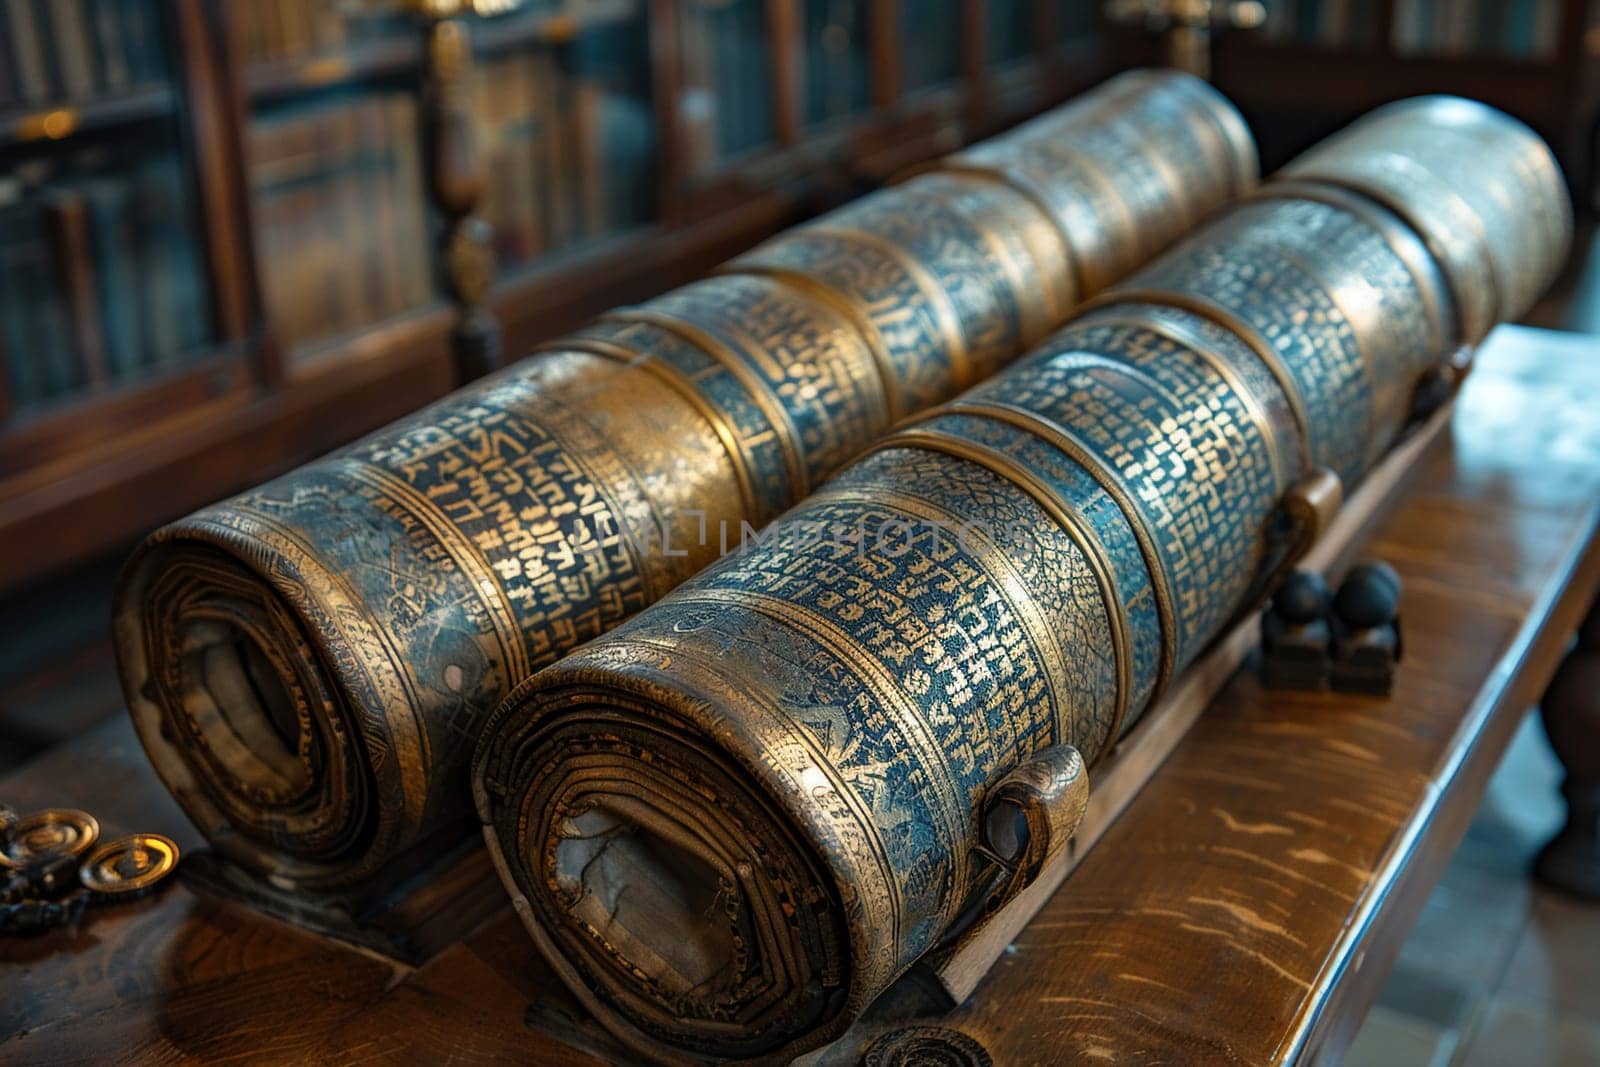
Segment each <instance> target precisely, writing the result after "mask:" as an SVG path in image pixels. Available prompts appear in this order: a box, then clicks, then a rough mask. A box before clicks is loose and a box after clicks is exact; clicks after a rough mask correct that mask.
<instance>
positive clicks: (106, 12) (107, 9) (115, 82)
mask: <svg viewBox="0 0 1600 1067" xmlns="http://www.w3.org/2000/svg"><path fill="white" fill-rule="evenodd" d="M85 2H86V4H87V5H88V9H89V10H88V15H87V17H88V20H89V25H90V27H91V28H92V30H93V33H94V43H95V57H96V60H97V66H98V67H99V71H100V81H101V84H102V85H103V86H104V87H105V89H106V90H107V91H108V92H116V91H118V90H121V89H126V88H127V87H128V85H129V84H130V83H131V82H132V80H133V78H132V76H131V74H130V73H129V71H128V53H127V51H126V46H125V44H124V42H123V39H122V24H121V22H120V20H119V19H118V18H117V7H116V5H117V0H85Z"/></svg>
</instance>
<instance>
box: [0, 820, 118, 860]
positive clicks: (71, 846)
mask: <svg viewBox="0 0 1600 1067" xmlns="http://www.w3.org/2000/svg"><path fill="white" fill-rule="evenodd" d="M99 837H100V823H99V822H98V821H97V820H96V819H95V817H94V816H93V815H90V814H89V813H88V812H86V811H78V810H77V809H75V808H46V809H45V810H44V811H35V812H31V813H29V814H27V815H23V816H21V817H20V818H17V819H16V820H15V821H14V822H12V824H11V825H10V826H9V827H8V828H7V829H6V831H5V834H4V835H3V837H0V867H12V868H19V869H20V868H25V867H30V866H33V865H35V864H40V863H44V862H47V861H52V860H56V859H75V858H76V857H79V856H82V855H83V854H84V853H85V852H88V851H89V849H90V848H92V847H94V843H95V841H96V840H97V839H98V838H99Z"/></svg>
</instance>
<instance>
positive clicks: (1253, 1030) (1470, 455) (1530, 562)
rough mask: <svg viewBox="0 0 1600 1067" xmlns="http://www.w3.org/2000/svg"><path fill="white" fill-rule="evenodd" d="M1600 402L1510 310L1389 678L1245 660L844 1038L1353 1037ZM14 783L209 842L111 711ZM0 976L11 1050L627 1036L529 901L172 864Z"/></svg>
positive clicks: (558, 1055) (187, 1056)
mask: <svg viewBox="0 0 1600 1067" xmlns="http://www.w3.org/2000/svg"><path fill="white" fill-rule="evenodd" d="M1596 410H1600V345H1597V344H1596V343H1595V341H1594V340H1593V339H1592V338H1576V337H1568V336H1563V335H1556V334H1548V333H1543V332H1539V331H1531V330H1518V329H1511V330H1502V331H1501V332H1499V333H1498V334H1496V335H1495V336H1494V337H1493V338H1492V339H1491V340H1490V342H1489V343H1488V344H1487V345H1486V346H1485V349H1484V351H1483V353H1482V354H1481V356H1480V358H1479V365H1478V367H1477V368H1476V369H1475V370H1474V371H1473V373H1472V376H1471V377H1470V378H1469V382H1468V385H1467V388H1466V391H1465V392H1464V394H1463V396H1462V398H1461V400H1460V401H1459V402H1458V405H1457V408H1456V411H1455V413H1454V415H1453V419H1452V423H1451V427H1450V429H1449V431H1448V432H1447V433H1445V434H1442V435H1440V436H1439V437H1438V438H1437V439H1436V440H1435V441H1434V442H1433V443H1432V444H1430V445H1429V446H1428V447H1427V448H1426V450H1425V451H1424V453H1423V455H1422V456H1421V457H1420V458H1419V460H1418V464H1417V467H1416V471H1415V477H1414V480H1413V481H1411V482H1410V483H1409V485H1408V487H1407V488H1406V489H1405V490H1404V491H1403V493H1402V496H1401V500H1400V503H1399V504H1398V506H1397V507H1396V508H1395V509H1394V510H1393V511H1392V512H1391V513H1390V514H1389V515H1388V517H1387V518H1385V519H1383V520H1381V521H1380V522H1379V523H1378V525H1377V527H1376V529H1375V531H1374V532H1373V535H1372V538H1371V540H1370V542H1369V543H1368V545H1367V552H1368V554H1370V555H1374V556H1378V557H1381V558H1383V559H1386V560H1388V561H1390V562H1391V563H1393V564H1394V566H1395V567H1396V569H1397V570H1399V572H1400V573H1401V575H1402V577H1403V579H1404V581H1405V592H1404V596H1403V600H1402V619H1403V623H1404V626H1405V640H1406V650H1405V659H1404V661H1403V662H1402V664H1401V667H1400V671H1399V675H1398V678H1397V685H1396V688H1395V692H1394V694H1393V696H1392V697H1389V698H1373V697H1352V696H1347V695H1334V694H1306V693H1269V692H1265V691H1263V690H1262V689H1261V687H1260V685H1259V684H1258V683H1257V681H1256V679H1255V676H1254V675H1253V674H1252V673H1251V672H1249V671H1245V672H1243V673H1240V674H1238V675H1236V676H1235V677H1234V678H1233V679H1232V680H1231V682H1230V683H1229V684H1228V685H1227V686H1226V687H1225V688H1224V689H1223V691H1222V693H1221V694H1220V695H1219V697H1218V698H1217V700H1216V701H1214V702H1213V704H1212V705H1211V707H1210V708H1209V709H1208V710H1207V711H1206V712H1205V714H1203V715H1201V716H1200V717H1199V719H1198V721H1197V722H1196V723H1195V725H1194V726H1193V727H1192V728H1191V729H1190V730H1189V732H1188V733H1187V735H1185V736H1184V737H1183V739H1182V740H1181V741H1180V742H1179V743H1178V744H1177V745H1176V748H1175V750H1174V751H1173V753H1172V755H1171V756H1170V757H1169V758H1167V759H1166V760H1165V762H1163V763H1161V764H1160V765H1159V767H1157V768H1155V769H1154V770H1153V773H1152V775H1151V777H1150V780H1149V782H1148V783H1147V784H1146V785H1145V787H1144V788H1143V790H1141V791H1140V792H1139V794H1138V796H1137V797H1136V798H1134V799H1133V800H1132V801H1131V802H1130V803H1129V804H1128V805H1127V807H1126V809H1125V810H1124V812H1123V814H1122V816H1121V818H1120V819H1118V820H1117V821H1116V822H1115V823H1114V824H1112V825H1111V826H1110V827H1109V828H1108V829H1107V830H1106V831H1105V832H1104V834H1103V836H1102V837H1101V839H1100V841H1099V843H1098V844H1097V845H1095V847H1094V848H1093V850H1092V851H1090V852H1089V853H1088V855H1087V856H1086V857H1085V858H1084V859H1083V861H1082V862H1081V863H1080V864H1079V866H1078V867H1077V869H1076V870H1075V871H1073V873H1072V874H1071V876H1070V877H1069V878H1068V879H1067V881H1066V882H1065V884H1064V885H1063V886H1062V888H1061V889H1060V891H1059V892H1057V893H1056V895H1055V896H1054V897H1053V898H1052V899H1051V900H1050V901H1049V903H1048V904H1047V905H1046V906H1045V907H1044V909H1043V910H1042V911H1041V912H1040V913H1039V915H1038V916H1037V917H1036V918H1035V919H1034V921H1033V922H1032V923H1031V924H1030V925H1028V926H1027V927H1026V928H1025V929H1024V930H1023V931H1022V933H1021V934H1020V935H1019V936H1018V937H1017V938H1016V940H1015V942H1014V943H1013V945H1012V947H1011V949H1010V950H1009V951H1008V952H1007V953H1006V954H1005V955H1004V956H1003V957H1002V958H1001V961H1000V962H999V964H998V965H997V966H996V967H995V968H994V970H993V971H992V972H991V973H990V974H989V976H988V977H987V978H986V979H985V980H984V981H983V982H981V983H980V984H979V986H978V988H977V991H976V993H975V994H974V995H973V996H972V997H971V998H970V999H969V1000H968V1001H967V1002H966V1004H964V1005H963V1006H961V1007H960V1008H957V1009H955V1010H954V1011H940V1012H938V1013H937V1014H934V1015H932V1016H927V1015H924V1016H923V1017H919V1018H916V1019H915V1020H913V1019H911V1018H909V1017H908V1013H910V1012H911V1007H910V1005H912V1004H925V1003H926V1001H925V1000H919V999H918V998H915V997H894V995H893V994H891V997H892V998H893V1003H892V1004H891V1005H890V1007H889V1008H886V1009H885V1010H883V1011H878V1012H875V1017H874V1018H871V1019H869V1021H868V1022H867V1023H865V1024H864V1025H863V1026H862V1027H860V1028H858V1031H857V1032H855V1033H853V1034H851V1035H849V1036H848V1037H847V1039H846V1041H847V1042H848V1044H847V1045H846V1046H844V1047H841V1048H838V1049H835V1050H832V1052H831V1053H830V1055H829V1057H828V1059H829V1060H831V1061H833V1062H843V1063H848V1062H853V1061H854V1059H855V1057H856V1054H857V1051H858V1049H859V1048H860V1047H861V1046H862V1045H863V1044H864V1043H866V1042H869V1041H873V1040H877V1039H879V1038H880V1037H882V1036H883V1035H884V1034H885V1033H887V1032H892V1031H895V1030H897V1029H899V1028H901V1027H904V1026H907V1025H911V1024H912V1023H913V1022H915V1024H917V1025H929V1024H932V1025H936V1026H939V1027H942V1028H944V1029H946V1030H951V1031H958V1032H959V1033H961V1034H963V1035H965V1036H966V1037H967V1038H969V1039H975V1040H976V1041H977V1042H978V1043H980V1044H981V1045H982V1046H983V1047H984V1048H985V1049H986V1050H987V1052H988V1054H989V1055H990V1056H991V1057H992V1059H993V1061H994V1063H995V1064H999V1065H1010V1064H1053V1063H1074V1062H1095V1061H1097V1060H1102V1059H1104V1060H1110V1061H1113V1062H1134V1063H1140V1062H1184V1063H1190V1062H1208V1063H1209V1062H1217V1063H1247V1064H1260V1063H1275V1062H1290V1061H1294V1060H1307V1061H1311V1060H1318V1059H1327V1058H1332V1057H1334V1056H1335V1055H1336V1054H1337V1053H1338V1052H1339V1051H1340V1050H1341V1049H1342V1048H1343V1046H1344V1045H1345V1043H1346V1042H1347V1041H1348V1039H1349V1037H1350V1035H1351V1033H1352V1032H1353V1030H1354V1028H1355V1027H1356V1026H1357V1025H1358V1024H1359V1022H1360V1020H1361V1018H1362V1017H1363V1015H1364V1014H1365V1010H1366V1008H1367V1007H1368V1006H1369V1005H1370V1003H1371V1001H1372V999H1373V997H1374V996H1375V995H1376V991H1377V988H1378V986H1379V984H1380V983H1381V981H1382V979H1383V977H1384V975H1385V974H1386V973H1387V971H1388V970H1389V967H1390V965H1391V964H1392V962H1393V956H1394V953H1395V952H1396V951H1397V950H1398V947H1399V944H1400V941H1401V939H1402V937H1403V935H1404V933H1405V931H1406V929H1407V928H1408V927H1409V926H1410V924H1411V922H1412V921H1413V919H1414V918H1415V916H1416V913H1417V911H1418V909H1419V908H1420V906H1421V904H1422V901H1423V899H1424V897H1425V896H1426V894H1427V892H1428V890H1429V889H1430V888H1431V887H1432V885H1433V883H1434V882H1435V880H1436V879H1437V877H1438V875H1439V873H1440V871H1441V870H1442V868H1443V865H1444V863H1445V861H1446V859H1447V858H1448V857H1449V855H1450V853H1451V851H1452V850H1453V848H1454V846H1455V844H1456V842H1457V840H1458V839H1459V837H1460V835H1461V833H1462V830H1463V828H1464V827H1465V825H1466V822H1467V820H1468V819H1469V818H1470V816H1471V814H1472V812H1473V810H1474V809H1475V808H1476V807H1477V803H1478V801H1479V799H1480V797H1481V795H1482V793H1483V789H1484V785H1485V782H1486V780H1487V777H1488V775H1489V773H1490V772H1491V770H1492V769H1493V767H1494V765H1495V763H1496V762H1497V761H1498V759H1499V756H1500V754H1501V753H1502V752H1503V751H1504V749H1505V746H1506V744H1507V742H1508V739H1509V737H1510V736H1511V733H1512V731H1513V730H1514V729H1515V727H1516V725H1517V724H1518V723H1519V722H1520V721H1521V719H1522V716H1523V714H1524V713H1525V712H1526V710H1527V708H1528V707H1529V705H1530V704H1531V703H1532V702H1533V701H1534V700H1535V699H1536V698H1537V697H1538V694H1539V693H1540V692H1541V691H1542V690H1543V688H1544V687H1545V685H1546V683H1547V682H1548V681H1549V680H1550V678H1551V676H1552V674H1553V673H1554V671H1555V668H1556V664H1557V662H1558V661H1559V660H1560V658H1561V656H1562V654H1563V653H1564V652H1565V651H1566V650H1567V647H1568V645H1569V643H1570V638H1571V634H1572V632H1573V631H1574V630H1575V628H1576V627H1577V625H1578V622H1579V620H1580V619H1581V618H1582V617H1583V615H1584V613H1585V612H1586V611H1587V610H1588V608H1589V605H1590V604H1591V603H1592V602H1593V600H1594V598H1595V592H1596V589H1597V587H1600V536H1597V529H1600V422H1597V420H1596V419H1595V418H1594V414H1593V413H1594V412H1595V411H1596ZM1139 743H1140V734H1139V732H1135V733H1134V734H1133V735H1132V736H1131V737H1130V738H1129V739H1128V740H1127V741H1126V742H1125V743H1124V744H1125V746H1128V747H1130V748H1131V747H1134V746H1137V745H1138V744H1139ZM0 800H4V801H6V802H8V803H11V804H13V805H15V806H17V807H19V808H21V809H30V808H36V807H42V806H46V805H61V804H76V805H79V806H83V807H87V808H89V809H91V810H93V811H94V812H95V813H96V814H97V815H99V816H100V817H101V819H102V821H103V822H104V823H105V824H106V828H107V832H108V833H115V832H119V831H121V830H124V829H134V828H138V829H150V830H161V831H163V832H167V833H172V834H175V835H177V836H179V838H180V841H181V842H182V843H183V844H185V845H188V846H190V847H194V846H196V845H197V844H198V842H197V841H196V840H195V837H194V834H193V832H192V831H191V830H189V829H188V827H187V826H186V824H184V822H183V821H182V818H181V816H180V815H179V814H178V812H177V809H176V807H175V806H174V805H173V804H172V802H171V800H170V799H169V798H168V797H167V796H166V795H165V793H163V792H162V791H161V789H160V787H159V786H158V785H157V783H156V781H155V778H154V775H153V774H152V772H151V771H150V770H149V769H148V767H147V766H146V765H145V764H144V761H143V757H142V754H141V753H140V752H139V750H138V746H137V745H136V744H135V743H134V741H133V740H132V735H131V731H130V730H129V728H128V726H127V724H126V723H125V722H124V721H123V720H120V719H118V720H116V721H114V722H112V723H109V724H107V725H106V726H105V727H102V728H101V729H100V730H98V731H97V732H96V733H94V734H92V735H89V736H86V737H84V738H81V739H79V740H78V741H75V742H72V743H71V744H69V745H67V746H64V747H63V748H61V749H57V750H56V751H54V752H53V753H51V754H50V755H48V756H47V757H45V758H44V759H43V760H42V761H41V762H38V763H36V764H34V765H32V766H30V767H29V768H27V769H25V770H24V771H22V772H20V773H17V774H14V775H12V776H10V777H8V778H6V779H3V780H0ZM1462 936H1464V937H1466V936H1471V931H1463V932H1462ZM0 976H3V978H0V984H3V987H4V988H5V990H6V992H7V993H8V994H9V995H8V996H6V997H3V998H0V1060H4V1061H18V1062H40V1061H48V1062H109V1061H116V1062H122V1061H160V1062H165V1063H188V1062H200V1061H203V1060H204V1061H210V1060H215V1059H230V1060H237V1061H240V1062H263V1063H279V1062H282V1063H287V1062H302V1061H306V1060H308V1059H309V1060H314V1061H318V1062H324V1063H398V1062H407V1063H415V1062H426V1063H434V1062H445V1061H448V1060H452V1059H453V1060H458V1061H463V1062H465V1061H471V1062H506V1063H511V1062H517V1063H528V1062H537V1063H550V1064H560V1065H567V1064H570V1065H579V1064H584V1065H590V1064H596V1063H601V1062H605V1061H606V1060H611V1061H613V1062H632V1060H629V1059H628V1058H627V1057H624V1056H622V1055H620V1054H618V1053H616V1051H615V1050H614V1048H613V1047H612V1046H611V1045H610V1044H609V1042H608V1041H607V1040H606V1038H605V1037H604V1036H603V1035H601V1034H600V1033H598V1032H597V1031H596V1029H595V1028H594V1026H593V1024H592V1023H590V1022H587V1021H586V1020H585V1019H584V1018H583V1017H582V1015H581V1014H580V1013H579V1011H578V1009H577V1008H576V1007H575V1006H574V1003H573V1001H572V999H571V998H570V997H569V996H568V995H567V994H566V993H565V992H564V991H563V990H561V989H560V988H559V987H558V986H557V984H556V983H555V981H554V979H553V978H552V976H551V974H550V972H549V970H548V969H547V968H546V967H545V965H544V964H543V963H542V962H541V961H540V960H539V959H538V957H537V954H536V953H535V952H534V951H533V949H532V946H531V945H530V944H529V943H528V941H527V939H526V936H525V935H524V934H523V933H522V932H521V930H520V928H519V926H518V923H517V920H516V918H515V916H513V915H512V914H511V913H510V911H509V909H506V910H502V911H500V912H499V913H498V914H496V915H494V916H493V917H492V918H491V919H490V920H489V921H488V922H487V923H486V924H485V925H483V926H482V927H480V928H479V929H477V930H476V931H475V932H474V933H472V934H470V935H468V936H467V937H465V938H464V939H462V940H460V941H459V942H457V943H455V944H452V945H450V946H449V947H448V948H445V949H444V950H443V951H442V952H440V953H439V954H438V955H436V956H434V957H433V958H431V959H429V960H428V961H427V962H426V963H424V964H423V965H421V966H420V967H416V968H410V967H405V966H402V965H399V964H395V963H392V962H390V961H387V960H384V959H382V958H379V957H375V956H373V955H370V954H367V953H363V952H361V951H358V950H356V949H352V948H349V947H346V946H343V945H341V944H338V943H336V942H332V941H328V940H325V939H321V938H317V937H313V936H311V935H308V934H306V933H304V932H301V931H298V930H296V929H294V928H292V927H289V926H287V925H284V924H281V923H278V922H276V921H273V920H270V919H266V918H263V917H261V916H259V915H256V914H254V913H252V912H250V911H248V910H247V909H245V908H243V907H241V906H239V905H237V904H233V903H228V902H224V901H221V900H218V899H214V898H210V897H207V896H204V895H202V894H200V893H198V892H196V891H195V889H194V888H192V887H191V886H189V885H187V884H184V883H183V882H182V881H181V880H180V882H179V884H177V885H175V886H173V887H172V888H170V889H169V890H167V891H165V892H164V893H163V895H162V896H160V897H158V898H156V899H154V900H149V901H146V902H144V903H141V904H135V905H132V906H129V907H126V908H121V909H116V910H108V911H105V912H101V913H95V914H92V915H91V917H90V919H89V920H88V921H87V922H85V924H84V925H83V926H82V927H81V928H79V929H78V930H76V931H58V932H54V933H51V934H48V935H45V936H43V937H37V938H30V939H11V940H0ZM926 1010H927V1009H924V1011H926ZM558 1039H559V1040H558ZM952 1062H960V1061H952Z"/></svg>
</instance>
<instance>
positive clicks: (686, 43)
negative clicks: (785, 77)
mask: <svg viewBox="0 0 1600 1067" xmlns="http://www.w3.org/2000/svg"><path fill="white" fill-rule="evenodd" d="M679 6H680V10H681V12H682V24H681V25H680V27H679V29H678V43H679V49H680V56H679V67H680V70H679V73H680V88H679V95H678V122H679V124H680V125H681V126H682V129H683V142H684V149H685V153H686V156H687V159H686V160H685V164H686V170H687V171H688V172H689V173H691V174H693V173H696V172H700V171H704V170H706V169H707V168H709V167H711V166H713V165H715V164H718V163H722V162H725V161H727V160H729V159H733V158H735V157H738V156H741V155H744V154H746V153H749V152H753V151H755V150H757V149H760V148H765V147H768V146H770V145H771V144H773V143H774V139H775V136H776V131H775V129H774V125H775V124H774V122H773V101H772V63H771V55H770V49H769V47H768V27H767V6H766V2H765V0H682V2H681V4H680V5H679Z"/></svg>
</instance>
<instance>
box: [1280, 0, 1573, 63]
mask: <svg viewBox="0 0 1600 1067" xmlns="http://www.w3.org/2000/svg"><path fill="white" fill-rule="evenodd" d="M1561 17H1562V2H1561V0H1397V3H1396V4H1395V8H1394V25H1393V26H1392V27H1386V26H1381V25H1379V18H1380V14H1379V4H1378V0H1269V2H1268V4H1267V21H1266V25H1265V26H1264V27H1263V32H1264V33H1265V35H1266V37H1267V38H1268V39H1270V40H1277V41H1298V42H1301V43H1305V44H1319V45H1326V46H1329V47H1356V48H1370V47H1373V46H1374V45H1375V44H1376V43H1377V42H1378V41H1379V40H1381V39H1382V36H1383V35H1384V34H1385V33H1389V34H1390V40H1391V43H1392V44H1393V46H1394V48H1395V50H1396V51H1398V52H1400V53H1402V54H1406V55H1436V56H1461V57H1466V56H1505V57H1513V58H1523V59H1534V58H1539V57H1544V56H1549V55H1551V54H1553V53H1554V51H1555V48H1556V45H1557V43H1558V39H1559V35H1560V31H1561Z"/></svg>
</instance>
